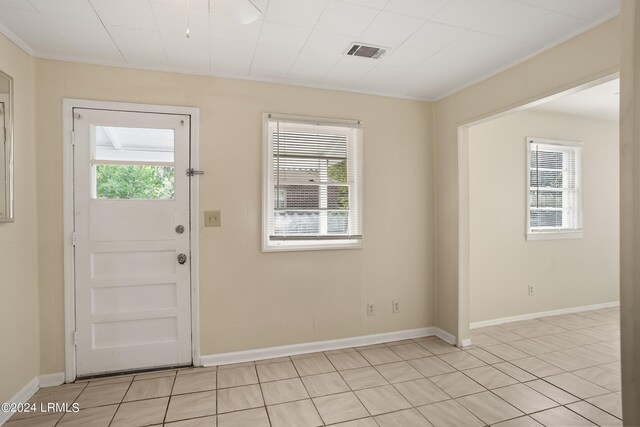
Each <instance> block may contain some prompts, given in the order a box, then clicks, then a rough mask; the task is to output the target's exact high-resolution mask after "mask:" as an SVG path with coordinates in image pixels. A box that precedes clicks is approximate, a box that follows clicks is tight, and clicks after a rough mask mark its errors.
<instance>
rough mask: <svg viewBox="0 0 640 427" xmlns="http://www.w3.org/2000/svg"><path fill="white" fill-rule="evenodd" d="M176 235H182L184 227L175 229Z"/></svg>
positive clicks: (180, 226) (179, 226)
mask: <svg viewBox="0 0 640 427" xmlns="http://www.w3.org/2000/svg"><path fill="white" fill-rule="evenodd" d="M176 233H178V234H182V233H184V225H178V226H177V227H176Z"/></svg>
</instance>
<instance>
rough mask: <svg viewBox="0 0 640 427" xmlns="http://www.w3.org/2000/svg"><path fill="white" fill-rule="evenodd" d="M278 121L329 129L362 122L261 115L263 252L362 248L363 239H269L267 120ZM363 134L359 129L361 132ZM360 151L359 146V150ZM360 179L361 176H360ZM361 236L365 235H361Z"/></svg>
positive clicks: (270, 198)
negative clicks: (322, 126)
mask: <svg viewBox="0 0 640 427" xmlns="http://www.w3.org/2000/svg"><path fill="white" fill-rule="evenodd" d="M270 119H280V120H283V121H289V122H300V123H312V122H315V123H318V124H326V125H331V126H345V127H354V126H357V127H362V122H361V121H359V120H344V119H332V118H321V117H311V116H300V115H290V114H276V113H263V114H262V230H261V232H262V252H291V251H318V250H336V249H361V248H362V241H363V237H362V236H360V238H357V239H355V238H352V239H344V238H343V239H341V238H336V239H322V240H309V239H299V240H295V239H291V240H281V241H278V240H271V239H270V236H269V215H268V212H269V211H270V206H271V204H272V203H273V194H272V193H273V191H272V188H271V186H270V179H269V176H268V175H269V174H270V173H271V172H272V171H273V155H272V148H273V146H272V141H271V140H270V138H269V120H270ZM361 131H362V130H361ZM360 151H361V152H362V147H361V150H360ZM363 163H364V159H361V161H360V166H361V167H362V164H363ZM362 179H364V177H363V176H362ZM363 187H364V186H363V183H362V182H361V183H360V192H359V194H358V195H357V197H358V204H359V206H360V212H359V217H360V218H359V220H360V229H361V230H363V229H364V212H363V208H364V204H363V193H364V190H363ZM362 234H364V233H362Z"/></svg>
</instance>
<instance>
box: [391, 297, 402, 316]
mask: <svg viewBox="0 0 640 427" xmlns="http://www.w3.org/2000/svg"><path fill="white" fill-rule="evenodd" d="M391 310H392V311H393V312H394V313H400V301H398V300H395V301H392V302H391Z"/></svg>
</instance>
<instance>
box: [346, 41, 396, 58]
mask: <svg viewBox="0 0 640 427" xmlns="http://www.w3.org/2000/svg"><path fill="white" fill-rule="evenodd" d="M386 52H387V50H386V49H385V48H382V47H375V46H367V45H364V44H360V43H354V44H353V45H352V46H351V47H350V48H349V50H348V51H347V55H349V56H360V57H362V58H373V59H378V58H380V57H382V55H384V54H385V53H386Z"/></svg>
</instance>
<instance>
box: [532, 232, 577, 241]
mask: <svg viewBox="0 0 640 427" xmlns="http://www.w3.org/2000/svg"><path fill="white" fill-rule="evenodd" d="M582 234H583V233H582V230H578V231H539V232H534V233H527V235H526V239H527V240H562V239H582V237H583V236H582Z"/></svg>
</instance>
